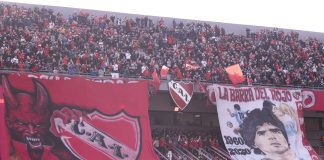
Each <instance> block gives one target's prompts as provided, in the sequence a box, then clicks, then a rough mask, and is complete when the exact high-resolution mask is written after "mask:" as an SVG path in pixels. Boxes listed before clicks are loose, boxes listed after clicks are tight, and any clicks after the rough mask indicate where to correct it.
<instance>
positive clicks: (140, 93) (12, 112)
mask: <svg viewBox="0 0 324 160" xmlns="http://www.w3.org/2000/svg"><path fill="white" fill-rule="evenodd" d="M43 76H45V75H38V74H33V75H31V74H23V73H22V74H20V75H16V74H8V75H7V76H2V81H1V82H2V83H1V85H0V93H1V92H3V94H0V100H1V99H2V97H1V95H3V97H4V98H5V102H6V103H5V104H3V103H2V104H1V103H0V114H1V115H0V120H1V121H0V127H2V128H1V132H0V135H1V136H0V141H1V145H0V149H1V150H0V153H1V158H0V159H2V160H4V159H10V153H11V152H10V151H12V152H13V153H12V154H13V155H15V156H17V157H23V159H32V158H33V157H31V155H30V154H28V152H29V150H32V151H34V150H33V148H32V147H33V146H35V145H43V146H44V147H43V148H44V151H43V154H40V156H41V159H52V160H53V159H60V157H58V155H64V158H66V159H124V160H132V159H145V160H157V159H159V158H158V156H157V155H156V154H155V152H154V150H153V149H152V148H153V145H152V136H151V128H150V121H149V116H148V105H149V98H148V93H147V90H148V88H147V87H148V84H147V81H133V80H132V81H126V80H125V81H124V80H109V79H100V80H98V81H97V80H95V81H92V80H89V79H87V78H84V77H69V78H68V79H65V78H66V77H65V78H64V77H63V76H58V77H57V78H58V79H55V80H54V79H50V78H49V79H40V78H38V77H43ZM31 77H34V78H31ZM35 77H37V78H35ZM63 78H64V79H63ZM22 82H24V83H22ZM121 84H122V85H121ZM81 86H82V91H80V87H81ZM16 95H18V96H16ZM19 95H22V97H23V98H19ZM17 97H18V98H17ZM26 100H27V101H26ZM30 100H32V101H35V102H37V103H35V104H36V105H31V104H29V103H28V102H29V101H30ZM26 102H27V103H26ZM16 104H17V106H18V107H16V108H13V107H11V106H13V105H16ZM54 104H55V105H54ZM40 106H41V107H40ZM37 107H38V108H37ZM6 115H8V116H6ZM20 115H25V116H20ZM17 116H20V117H19V118H20V119H19V120H21V122H24V123H26V125H25V124H23V125H22V126H23V127H21V128H22V130H21V131H22V132H27V129H30V128H28V126H27V124H29V123H30V122H33V121H34V120H37V123H38V124H40V127H37V128H36V130H37V135H34V136H36V137H37V138H36V139H40V140H38V141H36V142H35V140H33V143H31V142H30V141H32V139H33V138H29V137H26V136H29V135H24V134H19V135H18V136H12V135H16V133H18V130H19V129H20V128H19V127H12V126H13V125H5V124H8V123H11V122H12V119H16V117H17ZM81 124H82V125H81ZM25 126H27V127H25ZM32 127H33V126H32ZM73 127H75V128H73ZM32 129H33V128H32ZM34 129H35V127H34ZM7 131H9V132H7ZM17 137H18V138H19V139H25V141H19V140H18V139H17ZM47 139H50V140H53V141H52V142H53V143H51V145H53V146H59V148H58V149H53V148H52V147H48V144H47V143H42V142H46V141H42V140H47ZM60 141H61V142H60ZM36 149H38V148H36ZM37 151H38V150H37ZM115 152H118V153H117V154H116V153H115ZM36 155H37V156H38V154H37V153H36Z"/></svg>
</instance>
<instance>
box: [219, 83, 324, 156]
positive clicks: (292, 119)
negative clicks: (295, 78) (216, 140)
mask: <svg viewBox="0 0 324 160" xmlns="http://www.w3.org/2000/svg"><path fill="white" fill-rule="evenodd" d="M213 89H214V90H215V93H216V94H215V96H216V105H217V112H218V119H219V123H220V128H221V132H222V137H223V140H224V143H225V146H226V148H227V150H228V152H229V154H230V155H231V157H232V159H238V160H312V159H313V160H319V157H318V155H317V154H316V153H315V151H314V150H313V149H312V147H311V146H310V145H309V143H308V142H307V140H306V138H304V132H303V130H304V127H303V125H304V124H303V123H304V121H303V113H302V108H303V104H302V96H301V90H297V89H293V90H287V89H278V88H263V87H231V86H223V85H213Z"/></svg>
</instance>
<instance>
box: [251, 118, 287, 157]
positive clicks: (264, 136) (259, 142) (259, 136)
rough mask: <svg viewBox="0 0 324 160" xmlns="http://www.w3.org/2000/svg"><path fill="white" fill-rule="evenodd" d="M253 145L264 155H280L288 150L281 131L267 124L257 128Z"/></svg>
mask: <svg viewBox="0 0 324 160" xmlns="http://www.w3.org/2000/svg"><path fill="white" fill-rule="evenodd" d="M254 145H255V148H259V149H260V150H261V151H262V152H264V153H265V154H266V155H268V154H269V155H271V154H282V153H285V152H286V151H288V150H289V146H288V142H287V141H286V139H285V137H284V135H283V133H282V131H281V130H280V129H279V128H278V127H276V126H274V125H272V124H269V123H264V124H263V125H262V126H258V127H257V131H256V133H255V139H254Z"/></svg>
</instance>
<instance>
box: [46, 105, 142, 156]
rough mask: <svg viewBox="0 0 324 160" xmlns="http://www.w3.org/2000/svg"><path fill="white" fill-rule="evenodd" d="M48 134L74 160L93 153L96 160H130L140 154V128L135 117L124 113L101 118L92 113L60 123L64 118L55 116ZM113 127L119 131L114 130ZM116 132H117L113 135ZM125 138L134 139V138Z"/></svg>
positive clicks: (96, 113)
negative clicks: (60, 142) (59, 141)
mask: <svg viewBox="0 0 324 160" xmlns="http://www.w3.org/2000/svg"><path fill="white" fill-rule="evenodd" d="M55 117H56V118H53V120H52V121H51V131H52V133H53V134H54V135H56V136H58V137H60V138H61V140H62V142H63V143H64V145H65V146H66V147H67V148H68V149H69V150H70V151H71V152H72V153H73V154H74V155H75V156H76V157H78V158H80V159H91V157H92V156H93V154H94V153H96V156H97V157H99V158H100V159H112V160H119V159H124V160H134V159H138V156H139V153H140V150H141V128H140V123H139V119H138V118H137V117H132V116H129V115H128V114H127V113H125V112H123V111H122V112H120V113H118V114H116V115H104V114H101V113H99V112H97V111H94V112H92V113H90V114H87V115H86V116H81V117H79V119H73V120H71V121H69V122H68V123H64V121H65V120H64V117H60V116H59V115H58V116H55ZM116 126H117V127H118V128H120V129H116ZM117 130H118V131H117ZM120 132H124V133H129V134H126V135H136V136H134V137H130V136H127V137H125V134H120Z"/></svg>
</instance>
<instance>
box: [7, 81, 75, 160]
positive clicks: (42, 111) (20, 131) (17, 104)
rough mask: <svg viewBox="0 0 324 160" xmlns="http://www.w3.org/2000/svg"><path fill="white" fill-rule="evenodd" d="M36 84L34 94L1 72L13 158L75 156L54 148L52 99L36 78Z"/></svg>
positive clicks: (29, 159)
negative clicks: (16, 84) (14, 85)
mask: <svg viewBox="0 0 324 160" xmlns="http://www.w3.org/2000/svg"><path fill="white" fill-rule="evenodd" d="M33 83H34V88H35V89H34V92H33V93H29V92H26V91H21V90H17V89H14V88H12V87H11V85H10V83H9V82H8V80H7V77H6V76H4V75H2V87H3V95H4V99H5V102H6V123H7V127H8V129H9V133H10V135H11V146H12V149H11V150H12V153H13V154H12V155H11V159H24V160H40V159H50V160H55V159H73V157H72V156H71V155H69V154H68V153H67V152H63V151H62V150H58V149H55V148H53V146H54V140H53V139H51V137H53V136H49V134H51V133H50V132H49V127H50V123H49V117H50V115H51V110H50V107H49V106H50V98H49V95H48V93H47V91H46V89H45V87H44V86H42V84H40V83H39V82H37V81H36V80H33ZM56 142H57V141H56ZM64 154H66V155H64ZM59 157H60V158H59Z"/></svg>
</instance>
